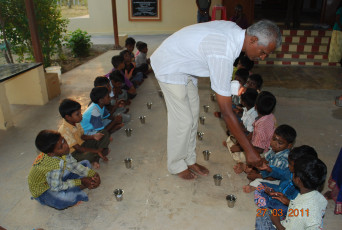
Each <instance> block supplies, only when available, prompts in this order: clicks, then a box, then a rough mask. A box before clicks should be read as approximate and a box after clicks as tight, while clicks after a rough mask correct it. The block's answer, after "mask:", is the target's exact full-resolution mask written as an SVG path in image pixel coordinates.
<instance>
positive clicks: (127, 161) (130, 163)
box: [125, 158, 133, 169]
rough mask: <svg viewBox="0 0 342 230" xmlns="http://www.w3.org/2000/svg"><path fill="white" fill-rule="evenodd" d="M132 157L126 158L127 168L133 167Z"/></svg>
mask: <svg viewBox="0 0 342 230" xmlns="http://www.w3.org/2000/svg"><path fill="white" fill-rule="evenodd" d="M132 161H133V160H132V158H126V159H125V165H126V168H128V169H130V168H131V167H132Z"/></svg>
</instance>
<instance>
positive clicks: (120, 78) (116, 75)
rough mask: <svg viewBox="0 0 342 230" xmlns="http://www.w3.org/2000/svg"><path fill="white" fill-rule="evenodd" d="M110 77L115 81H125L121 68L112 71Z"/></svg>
mask: <svg viewBox="0 0 342 230" xmlns="http://www.w3.org/2000/svg"><path fill="white" fill-rule="evenodd" d="M109 78H110V80H111V81H114V82H121V83H125V79H124V76H123V75H122V74H121V72H120V71H119V70H115V71H113V72H111V73H110V75H109Z"/></svg>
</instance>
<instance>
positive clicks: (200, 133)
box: [197, 132, 204, 141]
mask: <svg viewBox="0 0 342 230" xmlns="http://www.w3.org/2000/svg"><path fill="white" fill-rule="evenodd" d="M203 135H204V133H203V132H197V137H198V140H200V141H201V140H203Z"/></svg>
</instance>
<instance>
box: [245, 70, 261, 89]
mask: <svg viewBox="0 0 342 230" xmlns="http://www.w3.org/2000/svg"><path fill="white" fill-rule="evenodd" d="M248 78H249V79H251V80H252V81H254V82H255V83H256V86H257V89H258V90H261V88H262V84H263V83H264V80H263V79H262V77H261V75H260V74H256V73H255V74H252V75H250V76H248Z"/></svg>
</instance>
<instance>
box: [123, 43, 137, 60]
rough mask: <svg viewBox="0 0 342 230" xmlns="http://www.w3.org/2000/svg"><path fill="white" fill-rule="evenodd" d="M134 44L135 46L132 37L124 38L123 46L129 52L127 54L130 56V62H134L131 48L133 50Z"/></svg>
mask: <svg viewBox="0 0 342 230" xmlns="http://www.w3.org/2000/svg"><path fill="white" fill-rule="evenodd" d="M134 46H135V39H134V38H132V37H128V38H127V39H126V40H125V47H126V50H127V51H128V53H129V56H130V58H131V59H130V61H131V62H134V53H133V50H134Z"/></svg>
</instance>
